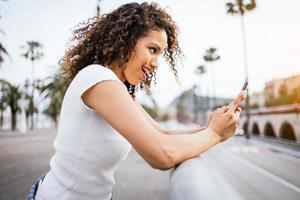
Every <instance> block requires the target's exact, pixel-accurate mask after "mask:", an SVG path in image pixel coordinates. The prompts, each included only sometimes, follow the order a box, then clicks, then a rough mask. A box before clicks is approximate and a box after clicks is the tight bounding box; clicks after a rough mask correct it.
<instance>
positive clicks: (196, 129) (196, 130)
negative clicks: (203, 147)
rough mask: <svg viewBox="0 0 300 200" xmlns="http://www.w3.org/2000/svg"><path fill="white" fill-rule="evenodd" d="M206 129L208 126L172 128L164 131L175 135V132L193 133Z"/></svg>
mask: <svg viewBox="0 0 300 200" xmlns="http://www.w3.org/2000/svg"><path fill="white" fill-rule="evenodd" d="M204 129H206V127H200V128H192V129H187V130H170V129H165V130H164V131H163V133H165V134H168V135H173V134H193V133H197V132H199V131H203V130H204Z"/></svg>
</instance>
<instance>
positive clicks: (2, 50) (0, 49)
mask: <svg viewBox="0 0 300 200" xmlns="http://www.w3.org/2000/svg"><path fill="white" fill-rule="evenodd" d="M2 1H4V0H2ZM0 18H1V14H0ZM0 32H1V33H2V34H4V31H3V30H2V29H0ZM4 54H6V55H7V56H9V54H8V53H7V51H6V49H5V47H4V46H3V45H2V42H0V67H1V64H2V62H3V61H4V59H3V55H4Z"/></svg>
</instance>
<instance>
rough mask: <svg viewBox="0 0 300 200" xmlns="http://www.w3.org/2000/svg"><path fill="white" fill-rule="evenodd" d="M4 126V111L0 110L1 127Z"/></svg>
mask: <svg viewBox="0 0 300 200" xmlns="http://www.w3.org/2000/svg"><path fill="white" fill-rule="evenodd" d="M2 127H3V111H2V110H0V128H2Z"/></svg>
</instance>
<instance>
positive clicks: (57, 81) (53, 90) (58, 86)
mask: <svg viewBox="0 0 300 200" xmlns="http://www.w3.org/2000/svg"><path fill="white" fill-rule="evenodd" d="M44 82H45V84H44V86H42V87H41V89H40V91H41V94H42V95H44V96H43V98H49V99H50V103H49V105H48V107H47V108H46V109H45V110H44V111H43V113H44V114H46V115H48V116H49V117H50V118H51V119H52V120H53V122H54V123H55V125H56V126H57V123H58V120H57V118H58V115H59V113H60V108H61V105H62V101H63V97H64V95H65V92H66V90H67V87H68V85H67V84H66V82H65V78H64V77H63V76H62V75H61V73H57V74H55V75H54V76H53V77H48V78H46V79H45V80H44Z"/></svg>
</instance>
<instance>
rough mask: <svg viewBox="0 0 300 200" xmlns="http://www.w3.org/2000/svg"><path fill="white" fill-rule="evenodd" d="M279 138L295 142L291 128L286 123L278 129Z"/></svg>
mask: <svg viewBox="0 0 300 200" xmlns="http://www.w3.org/2000/svg"><path fill="white" fill-rule="evenodd" d="M280 137H281V138H284V139H287V140H293V141H296V136H295V132H294V129H293V127H292V126H291V125H290V124H289V123H288V122H284V123H283V124H282V125H281V127H280Z"/></svg>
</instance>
